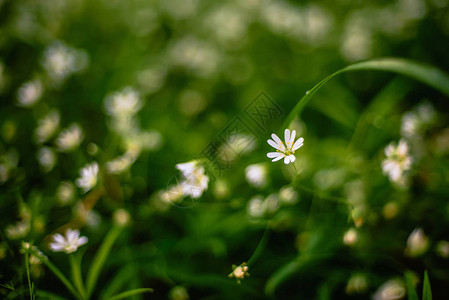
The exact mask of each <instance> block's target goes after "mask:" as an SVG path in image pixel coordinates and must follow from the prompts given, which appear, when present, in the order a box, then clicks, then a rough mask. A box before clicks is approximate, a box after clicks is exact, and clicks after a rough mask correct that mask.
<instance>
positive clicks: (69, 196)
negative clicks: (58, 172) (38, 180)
mask: <svg viewBox="0 0 449 300" xmlns="http://www.w3.org/2000/svg"><path fill="white" fill-rule="evenodd" d="M74 196H75V186H74V185H73V183H72V182H71V181H63V182H61V183H60V184H59V185H58V188H57V189H56V199H58V201H59V203H61V204H62V205H65V204H69V203H70V202H71V201H72V200H73V197H74Z"/></svg>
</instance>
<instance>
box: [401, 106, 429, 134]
mask: <svg viewBox="0 0 449 300" xmlns="http://www.w3.org/2000/svg"><path fill="white" fill-rule="evenodd" d="M436 116H437V114H436V111H435V108H434V107H433V106H432V104H430V103H429V102H424V103H421V104H420V105H418V106H417V107H416V108H415V109H414V110H412V111H408V112H406V113H405V114H404V115H403V117H402V123H401V134H402V135H403V136H404V137H406V138H416V136H419V135H421V134H422V133H423V132H424V131H425V130H426V129H427V128H428V127H430V126H431V125H432V124H434V122H435V121H436Z"/></svg>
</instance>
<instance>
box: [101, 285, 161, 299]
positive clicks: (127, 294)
mask: <svg viewBox="0 0 449 300" xmlns="http://www.w3.org/2000/svg"><path fill="white" fill-rule="evenodd" d="M152 292H153V289H150V288H143V289H135V290H130V291H126V292H123V293H120V294H118V295H115V296H113V297H111V298H109V300H118V299H124V298H128V297H131V296H134V295H138V294H143V293H152Z"/></svg>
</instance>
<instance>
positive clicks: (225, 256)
mask: <svg viewBox="0 0 449 300" xmlns="http://www.w3.org/2000/svg"><path fill="white" fill-rule="evenodd" d="M448 7H449V1H447V0H394V1H371V2H368V1H362V0H354V1H349V0H334V1H330V0H328V1H326V0H323V1H274V0H242V1H237V0H227V1H199V0H147V1H144V0H128V1H119V0H107V1H106V0H98V1H89V0H72V1H64V0H22V1H12V0H9V1H8V0H0V105H1V109H0V129H1V137H0V191H1V192H0V207H1V210H0V214H1V217H0V224H1V226H0V228H1V240H2V241H1V243H0V258H1V260H0V283H1V284H3V285H5V284H9V283H13V285H14V287H15V291H11V289H8V288H6V287H4V286H2V287H0V295H2V297H5V298H6V299H16V298H17V299H19V298H20V299H22V297H25V298H27V297H28V294H29V292H28V283H27V281H26V269H25V263H24V259H23V255H22V254H21V253H20V251H19V250H20V247H21V246H20V245H21V242H22V241H34V244H35V245H36V246H38V247H39V249H40V250H41V251H43V252H44V254H45V255H47V256H48V257H49V259H50V260H51V261H52V262H53V263H54V264H55V265H57V266H58V267H59V268H60V269H61V270H66V269H68V261H67V259H66V255H65V254H60V253H52V252H51V251H50V249H49V248H48V242H49V241H50V237H51V234H53V233H55V232H61V230H62V229H64V228H66V227H67V226H69V227H72V228H77V229H79V230H80V231H81V233H82V235H85V236H88V238H89V242H88V244H87V246H83V248H81V249H83V250H82V251H85V253H84V257H83V263H82V269H83V270H82V271H83V273H86V272H87V269H88V267H89V263H90V262H91V261H92V259H93V257H94V256H95V253H96V251H97V250H98V247H99V245H100V244H101V241H102V240H103V238H104V236H105V234H106V233H107V232H108V230H109V229H110V227H111V224H112V223H113V222H114V221H113V218H112V215H113V213H114V211H115V210H117V209H119V208H124V209H126V210H127V211H128V212H129V214H130V222H129V224H128V226H127V227H126V228H125V229H124V231H123V232H122V233H121V234H120V236H119V237H118V240H117V242H116V243H115V244H114V248H113V251H112V252H111V254H110V255H109V257H108V259H107V261H106V264H105V267H104V269H103V271H102V273H101V275H100V279H99V282H98V287H97V289H96V291H95V292H94V296H93V298H94V299H97V298H98V299H100V296H102V295H103V296H104V294H105V293H106V294H107V293H108V292H109V291H111V294H112V292H118V291H124V290H127V289H131V288H139V287H150V288H153V289H154V292H153V293H152V294H145V295H140V296H134V297H135V299H176V300H181V299H189V298H190V299H231V298H234V299H265V298H269V297H272V298H274V299H320V300H324V299H371V298H373V299H376V300H379V299H380V300H390V299H400V298H405V297H407V296H406V295H405V281H404V274H405V272H407V271H411V273H410V274H413V276H414V279H415V281H414V283H415V285H416V287H417V288H418V290H419V291H420V289H421V288H422V282H423V273H424V270H427V271H428V272H429V277H430V281H431V283H432V292H433V295H434V299H444V297H446V287H447V284H448V283H449V271H448V267H449V264H448V257H449V231H448V228H449V226H448V225H449V205H448V203H447V200H448V195H449V168H448V167H449V127H448V126H449V124H448V123H449V122H448V120H449V118H448V112H449V105H448V102H447V95H443V94H442V93H440V92H438V91H436V90H434V89H432V88H430V87H428V86H426V85H424V84H421V83H419V82H418V81H414V80H412V79H409V78H406V77H404V76H398V75H394V74H390V73H382V72H375V71H363V72H362V71H361V72H354V73H344V74H342V75H340V76H339V77H337V78H335V79H332V80H331V81H329V82H328V83H327V84H326V86H325V87H323V89H322V90H320V92H319V93H317V94H316V95H315V97H314V98H313V99H312V101H311V102H310V103H309V104H308V106H307V107H306V108H305V109H304V111H303V112H302V114H301V118H297V119H295V120H294V122H293V123H292V124H291V127H290V129H296V131H297V137H300V136H302V137H304V139H305V142H304V147H302V148H301V149H299V150H298V151H297V153H296V162H295V167H296V169H297V174H296V175H295V173H294V172H293V169H292V168H291V166H287V165H284V163H282V162H281V161H280V162H276V163H272V162H270V161H269V160H268V158H267V157H266V153H267V152H269V151H271V149H270V146H269V145H268V144H267V143H266V140H267V139H268V138H270V135H271V134H272V133H273V132H274V133H276V134H277V135H278V136H280V137H281V138H282V139H283V131H284V129H285V128H282V127H281V126H282V123H283V121H284V120H285V118H286V117H287V115H288V114H289V113H290V111H291V109H292V108H293V107H294V106H295V105H296V103H297V102H298V101H299V99H301V97H302V96H303V95H304V94H305V93H306V91H307V90H309V89H310V88H312V87H313V86H314V85H315V84H316V83H318V82H319V81H320V80H321V79H323V78H324V77H325V76H327V75H329V74H331V73H333V72H335V71H337V70H338V69H341V68H343V67H345V66H347V65H349V64H351V63H354V62H357V61H361V60H365V59H372V58H379V57H402V58H408V59H412V60H415V61H419V62H422V63H426V64H429V65H433V66H435V67H437V68H439V69H440V70H442V71H445V72H448V71H449V54H448V51H447V49H449V9H448ZM261 93H262V94H261ZM261 95H262V96H264V97H267V98H268V99H270V100H269V101H270V102H269V103H270V105H271V106H272V107H277V108H278V114H277V115H275V116H272V117H270V118H269V120H268V121H267V122H266V123H264V126H262V127H261V126H259V125H260V124H258V123H257V121H254V119H251V117H250V116H249V115H248V113H247V112H248V107H251V105H252V104H254V103H258V102H257V101H259V100H260V96H261ZM120 97H122V99H125V100H123V103H119V102H114V100H113V99H117V98H120ZM127 97H128V98H127ZM126 99H128V100H129V99H131V100H129V101H131V105H130V104H129V103H130V102H127V100H126ZM132 101H135V102H132ZM255 101H256V102H255ZM236 117H239V118H241V120H243V123H244V124H245V125H244V126H243V127H244V129H245V130H246V131H247V132H250V133H251V137H250V141H246V142H244V143H243V145H244V147H243V148H241V149H240V148H239V149H238V150H235V148H233V147H235V145H232V141H229V140H228V141H226V140H223V139H221V138H222V137H223V136H226V135H227V130H228V129H229V128H230V127H229V126H230V125H232V124H235V120H236V119H235V118H236ZM73 124H77V125H75V127H76V126H78V129H73V127H71V126H72V125H73ZM240 127H241V126H240ZM39 128H40V129H39ZM67 128H71V130H72V132H71V133H70V134H68V135H67V131H64V130H66V129H67ZM64 132H65V134H64ZM74 132H75V133H74ZM78 133H79V135H77V134H78ZM64 135H65V137H64ZM243 138H248V137H245V136H244V137H243ZM400 139H403V140H404V141H406V142H407V143H408V154H409V155H410V157H411V160H412V166H411V168H409V169H408V170H407V172H405V173H404V174H405V175H404V176H403V177H401V179H402V181H394V180H391V177H390V178H389V177H388V176H386V174H384V173H385V171H384V173H383V172H382V162H383V160H384V159H385V154H384V149H385V147H387V145H389V144H390V142H393V144H394V145H396V143H397V142H398V141H399V140H400ZM71 143H72V144H71ZM210 143H217V145H218V148H219V149H220V151H222V152H225V154H226V157H227V160H226V161H225V164H226V168H225V169H223V170H221V171H220V172H216V170H215V171H214V170H213V169H211V168H210V166H209V168H206V174H207V176H208V178H209V182H208V187H207V190H204V191H203V193H202V196H201V197H200V198H192V197H183V198H181V199H179V198H176V199H175V200H173V199H168V200H167V197H166V195H167V194H166V191H169V190H170V188H172V187H173V186H174V185H175V184H176V183H177V182H178V181H179V180H182V176H181V174H180V172H179V170H177V169H176V167H175V165H176V164H179V163H183V162H187V161H191V160H193V159H198V158H201V157H202V155H201V154H202V153H203V151H204V150H205V149H206V148H207V147H208V146H210ZM229 145H230V148H231V149H229ZM220 147H221V148H220ZM222 152H220V153H222ZM236 152H237V153H236ZM203 159H204V157H203ZM93 161H96V162H98V164H99V166H100V174H99V177H98V182H97V183H96V185H95V188H93V189H92V191H90V192H87V193H84V192H83V190H82V189H80V188H78V187H77V184H76V180H77V178H78V177H79V176H80V169H82V168H83V167H84V166H85V165H86V164H88V163H91V162H93ZM111 162H114V163H112V164H111ZM201 162H202V163H205V162H204V160H203V161H201ZM254 164H256V166H257V168H256V169H251V168H250V169H248V168H247V167H248V166H250V165H254ZM251 170H253V172H250V171H251ZM249 173H250V174H249ZM254 176H255V177H254ZM164 193H165V194H164ZM419 228H421V231H414V230H415V229H419ZM412 232H415V233H416V232H419V234H417V235H416V234H415V235H413V234H412ZM263 236H264V238H263V239H262V237H263ZM256 249H257V251H256ZM251 258H253V259H252V260H251V261H250V259H251ZM249 261H250V263H249V270H248V271H249V273H250V274H251V275H250V276H249V277H247V278H245V279H244V280H242V282H241V283H240V284H239V283H237V282H236V280H234V279H231V278H228V277H227V275H228V274H230V273H231V272H232V271H233V269H232V265H233V264H235V265H240V264H241V263H243V262H249ZM31 271H32V272H31V275H32V276H31V278H32V281H33V282H34V284H35V286H36V289H37V291H39V290H43V291H49V292H52V293H55V294H58V295H60V296H61V297H67V298H68V299H69V298H70V297H71V296H70V294H69V293H68V292H67V291H66V290H65V288H64V286H63V285H62V284H61V283H60V282H59V281H58V279H57V278H56V277H55V276H54V275H53V274H52V273H51V272H50V271H49V270H48V268H46V267H45V266H44V265H42V264H35V265H33V264H32V265H31ZM67 274H69V272H68V271H67ZM385 283H389V284H390V286H386V287H385V285H383V284H385ZM113 289H116V290H117V291H113ZM385 289H390V292H391V290H393V292H391V293H393V294H394V295H393V296H391V293H390V294H389V293H388V291H387V292H385ZM388 297H390V298H388ZM38 299H39V297H38Z"/></svg>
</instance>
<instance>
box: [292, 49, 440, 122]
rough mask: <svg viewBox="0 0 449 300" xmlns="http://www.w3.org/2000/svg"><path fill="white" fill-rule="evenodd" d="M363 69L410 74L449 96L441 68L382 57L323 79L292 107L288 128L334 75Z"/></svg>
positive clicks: (356, 64)
mask: <svg viewBox="0 0 449 300" xmlns="http://www.w3.org/2000/svg"><path fill="white" fill-rule="evenodd" d="M363 70H378V71H388V72H394V73H398V74H401V75H405V76H409V77H411V78H413V79H416V80H418V81H421V82H423V83H425V84H427V85H429V86H431V87H433V88H435V89H436V90H438V91H440V92H442V93H443V94H445V95H447V96H449V76H448V75H447V74H446V73H444V72H442V71H441V70H439V69H437V68H435V67H433V66H429V65H426V64H421V63H418V62H414V61H411V60H407V59H400V58H382V59H374V60H368V61H364V62H359V63H355V64H353V65H350V66H348V67H346V68H343V69H341V70H338V71H337V72H335V73H334V74H332V75H329V76H327V77H326V78H324V79H323V80H321V81H320V82H319V83H318V84H317V85H315V86H314V87H313V88H312V89H311V90H309V91H307V93H306V94H305V95H304V96H303V97H302V98H301V99H300V100H299V101H298V103H297V104H296V106H295V107H294V108H293V109H292V111H291V112H290V114H289V115H288V116H287V118H286V120H285V122H284V127H283V128H287V127H288V126H289V125H290V123H291V122H292V121H293V119H294V118H295V117H296V116H298V115H299V114H300V113H301V112H302V110H303V109H304V107H305V106H306V105H307V103H308V102H309V101H310V99H311V98H312V96H313V95H314V94H315V93H316V92H317V91H318V90H319V89H320V88H321V87H322V86H323V85H324V84H325V83H326V82H328V81H329V80H331V79H332V78H333V77H335V76H337V75H339V74H341V73H345V72H352V71H363Z"/></svg>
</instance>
